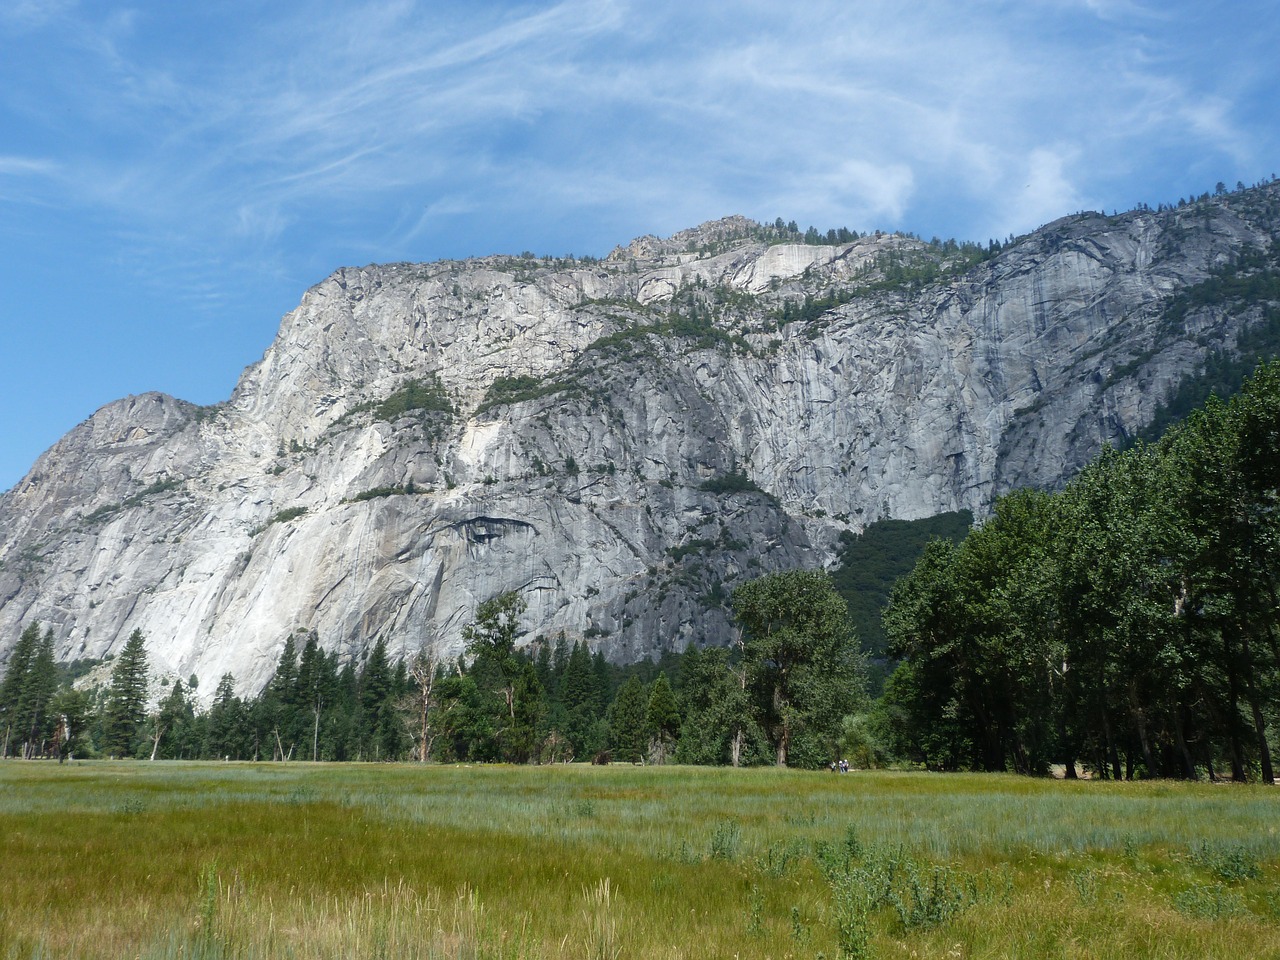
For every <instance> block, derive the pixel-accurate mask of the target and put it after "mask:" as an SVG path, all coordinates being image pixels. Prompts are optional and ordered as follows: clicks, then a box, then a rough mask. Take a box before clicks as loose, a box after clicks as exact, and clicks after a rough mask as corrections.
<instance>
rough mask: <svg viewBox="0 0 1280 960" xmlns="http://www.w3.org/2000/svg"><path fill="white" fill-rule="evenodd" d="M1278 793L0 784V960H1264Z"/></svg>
mask: <svg viewBox="0 0 1280 960" xmlns="http://www.w3.org/2000/svg"><path fill="white" fill-rule="evenodd" d="M1278 829H1280V792H1277V791H1276V790H1274V789H1267V788H1263V787H1260V786H1248V787H1242V786H1229V785H1222V784H1182V783H1171V782H1147V783H1101V782H1064V781H1048V780H1033V779H1027V778H1021V777H1014V776H999V775H966V774H951V775H931V774H924V773H854V774H849V775H847V776H839V775H834V774H831V773H826V772H822V773H812V772H802V771H785V770H773V769H763V770H729V769H712V768H681V767H630V766H627V767H623V766H616V765H615V766H612V767H588V766H556V767H507V766H470V767H465V766H464V767H450V766H410V765H371V764H346V765H326V764H302V763H293V764H247V763H246V764H235V763H231V764H217V763H181V762H160V763H146V762H132V761H123V762H107V761H102V762H81V763H74V764H67V765H64V766H59V765H57V764H55V763H52V762H22V761H6V762H0V958H24V960H25V958H28V957H46V958H47V957H86V958H88V957H94V958H97V957H103V958H113V960H114V958H122V957H139V958H161V957H191V958H222V957H253V958H256V957H263V958H266V957H272V958H274V957H295V958H329V957H333V958H338V957H343V958H346V957H351V958H356V957H360V958H365V957H388V958H416V957H465V958H482V957H494V958H497V957H512V958H517V957H556V958H559V957H566V958H568V957H572V958H578V957H584V958H586V957H590V958H612V957H644V958H681V957H775V958H783V957H819V956H824V957H827V958H836V957H841V956H845V957H904V958H907V957H939V958H968V957H993V958H994V957H1002V958H1003V957H1090V958H1094V957H1099V958H1106V957H1115V958H1121V957H1123V958H1126V960H1129V958H1134V957H1164V958H1169V957H1187V958H1192V957H1195V958H1199V957H1231V958H1242V957H1265V956H1274V957H1280V835H1278V834H1277V830H1278Z"/></svg>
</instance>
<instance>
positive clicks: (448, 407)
mask: <svg viewBox="0 0 1280 960" xmlns="http://www.w3.org/2000/svg"><path fill="white" fill-rule="evenodd" d="M366 410H371V411H373V418H374V419H375V420H397V419H399V418H400V417H404V416H407V415H409V414H411V413H416V414H427V413H446V414H452V413H453V403H452V402H451V401H450V400H449V394H448V393H447V392H446V391H445V389H444V385H443V384H441V383H440V380H439V378H438V377H432V378H431V379H430V380H417V379H415V380H409V381H407V382H406V383H405V384H404V386H402V387H400V388H399V389H398V390H396V391H394V392H393V393H391V394H390V395H389V396H387V398H386V399H385V400H382V401H380V402H374V401H369V402H367V403H363V404H360V405H359V406H357V407H354V408H353V409H352V411H351V412H352V413H361V412H364V411H366Z"/></svg>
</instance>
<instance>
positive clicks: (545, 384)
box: [476, 374, 574, 414]
mask: <svg viewBox="0 0 1280 960" xmlns="http://www.w3.org/2000/svg"><path fill="white" fill-rule="evenodd" d="M573 388H574V385H573V384H572V383H571V382H569V381H568V380H557V379H550V380H542V379H539V378H538V377H531V376H528V375H524V374H522V375H520V376H515V377H498V378H497V379H495V380H494V381H493V383H492V384H491V385H490V386H489V389H488V390H487V391H486V392H485V395H484V399H483V400H481V401H480V405H479V406H477V407H476V413H477V414H479V413H484V412H486V411H488V410H491V409H493V408H494V407H499V406H507V405H510V404H513V403H527V402H528V401H530V400H539V399H541V398H542V397H549V396H552V395H554V394H557V393H564V392H565V391H573Z"/></svg>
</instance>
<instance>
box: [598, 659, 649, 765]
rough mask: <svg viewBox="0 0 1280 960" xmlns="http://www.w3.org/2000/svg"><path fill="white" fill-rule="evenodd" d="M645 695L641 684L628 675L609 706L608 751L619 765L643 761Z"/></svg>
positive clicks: (645, 740) (644, 750)
mask: <svg viewBox="0 0 1280 960" xmlns="http://www.w3.org/2000/svg"><path fill="white" fill-rule="evenodd" d="M645 706H646V696H645V689H644V684H643V683H641V682H640V678H639V677H637V676H634V675H633V676H631V677H630V678H628V680H627V682H626V683H624V684H623V685H622V687H621V688H620V689H619V690H618V695H617V696H616V697H614V699H613V702H612V703H611V704H609V710H608V714H607V719H608V721H609V749H610V750H611V751H612V752H613V759H614V760H617V761H620V762H622V763H639V762H640V761H641V760H643V759H644V758H645V753H646V752H647V750H648V745H649V737H648V729H647V727H646V724H645Z"/></svg>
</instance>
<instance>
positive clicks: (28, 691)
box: [0, 571, 866, 767]
mask: <svg viewBox="0 0 1280 960" xmlns="http://www.w3.org/2000/svg"><path fill="white" fill-rule="evenodd" d="M732 604H733V607H734V611H735V614H736V616H737V620H738V624H739V627H740V631H739V639H738V642H737V643H736V644H735V645H734V647H733V648H732V649H722V648H711V649H700V648H698V647H696V646H692V647H690V648H689V649H688V650H686V651H685V652H684V653H682V654H675V653H667V654H664V655H663V656H662V657H661V658H660V659H659V660H657V661H643V662H641V663H639V664H631V665H628V666H618V665H614V664H611V663H609V662H607V661H606V660H605V658H604V656H603V654H602V653H601V652H600V651H599V650H597V651H595V652H592V651H591V650H590V649H589V648H588V646H587V644H586V642H585V641H583V640H574V641H572V642H571V641H570V640H568V639H567V638H565V636H564V635H563V634H561V635H560V636H558V637H556V638H554V639H547V638H544V637H538V638H536V639H535V640H533V641H532V642H530V643H525V644H522V645H519V646H518V645H517V642H518V641H519V640H520V639H521V637H520V629H519V618H520V614H521V613H522V612H523V610H524V602H523V600H522V599H521V598H520V597H519V596H518V595H517V594H515V593H505V594H502V595H501V596H498V597H496V598H493V599H492V600H489V601H487V602H485V603H483V604H481V605H480V607H479V608H478V610H477V613H476V618H475V620H474V622H473V623H471V624H470V625H468V626H467V627H466V628H465V629H464V630H463V635H462V640H463V642H464V644H465V650H464V653H463V654H462V655H461V656H460V657H458V658H456V659H452V660H448V661H445V660H442V659H440V658H439V657H437V656H436V655H435V654H434V653H433V651H432V650H430V649H428V648H425V647H424V648H423V649H422V650H420V651H419V652H418V653H417V654H416V655H415V656H412V657H410V658H407V659H405V660H401V661H399V662H393V660H392V658H391V657H390V656H389V655H388V651H387V646H386V643H385V641H384V640H382V639H378V640H377V641H376V642H375V643H374V645H373V646H372V648H371V649H370V650H369V652H368V655H367V657H365V659H364V660H363V662H359V663H357V662H355V661H353V660H347V661H342V660H341V659H340V657H339V656H338V655H337V653H333V652H326V651H325V650H324V649H323V648H322V646H321V644H320V638H319V637H318V636H317V635H316V634H315V633H314V632H312V633H307V634H299V635H291V636H289V637H288V638H287V639H286V640H285V643H284V647H283V650H282V651H281V654H280V658H279V661H278V663H277V665H276V669H275V671H274V673H273V675H272V677H271V679H270V680H269V681H268V683H267V684H266V686H265V687H264V688H263V689H262V690H261V692H260V693H258V694H257V695H256V696H253V697H248V698H242V697H240V696H238V695H237V693H236V684H235V680H234V678H233V677H232V676H231V675H230V674H228V675H225V676H223V677H222V678H221V680H220V682H219V683H218V686H217V689H216V691H215V693H214V695H213V698H212V701H211V703H210V704H209V705H208V707H207V708H204V709H202V708H201V707H200V706H199V704H198V700H197V697H196V695H195V689H196V680H195V678H194V677H192V678H191V679H190V680H188V681H187V682H185V683H184V682H183V681H181V680H176V681H174V682H173V684H172V686H170V687H169V688H168V689H167V690H163V691H155V693H156V695H155V696H152V694H153V691H152V690H151V689H150V686H149V674H148V664H147V652H146V645H145V638H144V637H143V635H142V634H141V633H140V632H138V631H135V632H134V633H133V634H132V635H131V636H130V638H129V640H128V641H127V643H126V644H125V646H124V648H123V649H122V650H121V652H120V654H119V656H118V657H116V658H115V659H114V660H113V662H112V664H111V675H110V681H109V683H107V684H106V685H105V686H103V687H101V688H92V689H86V688H84V687H83V684H81V686H80V687H79V688H77V687H76V686H73V685H72V683H71V682H70V679H71V678H70V676H69V675H63V676H61V677H60V673H59V671H60V668H59V666H58V665H57V664H56V663H55V662H54V658H53V647H54V637H53V632H52V630H51V629H46V630H45V632H44V634H43V635H41V633H40V630H39V626H38V625H36V624H31V625H29V626H28V627H27V628H26V629H25V630H24V631H23V633H22V636H21V638H20V640H19V642H18V644H17V646H16V647H15V649H14V651H13V654H12V655H11V657H10V660H9V664H8V667H7V670H6V673H5V677H4V680H3V682H2V683H0V735H2V736H3V752H2V753H0V756H6V757H8V756H21V757H28V758H33V757H59V758H65V757H68V756H71V757H85V756H109V757H135V758H150V759H229V760H262V761H269V760H277V761H280V760H307V761H316V760H326V761H347V760H351V761H354V760H364V761H382V760H433V761H443V762H454V761H470V762H491V761H492V762H508V763H551V762H563V761H571V760H600V761H603V760H618V761H625V762H654V763H664V762H671V761H678V762H683V763H703V764H718V763H726V764H728V763H732V764H735V765H737V764H757V763H776V764H780V765H792V766H795V765H798V766H810V767H812V766H820V765H826V764H828V763H830V762H831V761H832V760H834V759H836V757H837V756H838V755H839V752H840V750H841V732H842V730H843V729H844V726H845V718H846V717H848V716H850V715H851V714H853V713H854V712H855V711H857V710H860V709H865V706H866V703H865V698H866V692H865V686H866V667H865V661H864V658H863V656H862V654H861V653H860V651H859V648H858V645H857V641H856V639H855V637H854V633H853V630H852V628H851V627H850V626H849V621H848V617H847V611H846V607H845V604H844V601H843V600H842V599H841V598H840V597H839V595H838V594H837V593H836V592H835V590H834V588H833V586H832V583H831V579H830V577H829V576H828V575H827V574H825V573H822V572H815V571H788V572H784V573H777V574H770V575H768V576H765V577H762V578H760V579H758V580H755V581H752V582H750V583H747V584H744V585H742V586H741V587H739V588H738V590H737V591H735V593H734V594H733V597H732Z"/></svg>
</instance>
